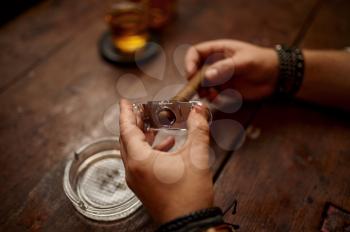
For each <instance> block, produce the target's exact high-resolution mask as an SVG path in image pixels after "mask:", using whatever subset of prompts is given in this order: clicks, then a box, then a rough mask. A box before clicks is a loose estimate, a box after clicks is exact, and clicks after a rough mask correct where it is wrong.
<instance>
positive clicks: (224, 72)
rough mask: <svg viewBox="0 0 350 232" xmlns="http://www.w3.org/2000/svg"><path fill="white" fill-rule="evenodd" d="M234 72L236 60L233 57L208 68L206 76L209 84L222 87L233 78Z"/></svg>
mask: <svg viewBox="0 0 350 232" xmlns="http://www.w3.org/2000/svg"><path fill="white" fill-rule="evenodd" d="M234 70H235V63H234V59H233V57H228V58H226V59H223V60H219V61H217V62H215V63H214V64H212V65H210V66H208V68H207V69H206V71H205V73H204V75H205V78H206V79H207V81H209V84H211V85H221V84H223V83H225V82H227V81H228V80H230V79H231V78H232V76H233V74H234Z"/></svg>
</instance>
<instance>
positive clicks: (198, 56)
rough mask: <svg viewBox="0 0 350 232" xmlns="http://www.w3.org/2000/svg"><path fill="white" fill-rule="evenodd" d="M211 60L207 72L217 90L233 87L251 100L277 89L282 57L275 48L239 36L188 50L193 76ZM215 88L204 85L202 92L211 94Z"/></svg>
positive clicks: (188, 68) (260, 97)
mask: <svg viewBox="0 0 350 232" xmlns="http://www.w3.org/2000/svg"><path fill="white" fill-rule="evenodd" d="M208 62H209V65H208V67H207V69H206V71H205V74H204V75H205V78H206V80H207V81H208V82H209V84H210V86H215V91H217V89H218V88H219V89H226V88H233V89H235V90H237V91H239V92H240V93H241V94H242V96H243V99H244V100H248V101H251V100H260V99H263V98H266V97H268V96H270V95H272V94H273V92H274V91H275V87H276V83H277V77H278V57H277V54H276V52H275V51H274V50H273V49H270V48H263V47H259V46H256V45H252V44H249V43H244V42H240V41H236V40H213V41H208V42H203V43H200V44H197V45H194V46H192V47H191V48H190V49H189V50H188V51H187V54H186V58H185V66H186V70H187V72H188V74H189V77H191V75H192V74H193V73H195V72H196V71H197V70H198V69H200V68H201V67H200V66H201V64H203V63H206V64H207V63H208ZM213 90H214V88H202V89H201V90H200V92H199V94H200V95H201V96H203V95H204V96H208V95H209V93H210V92H211V93H212V91H213ZM216 93H217V92H216ZM210 100H211V99H210Z"/></svg>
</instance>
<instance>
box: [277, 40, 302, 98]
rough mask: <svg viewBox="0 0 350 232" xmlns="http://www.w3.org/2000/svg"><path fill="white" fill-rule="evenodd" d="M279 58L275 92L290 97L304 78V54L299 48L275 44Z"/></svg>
mask: <svg viewBox="0 0 350 232" xmlns="http://www.w3.org/2000/svg"><path fill="white" fill-rule="evenodd" d="M276 51H277V54H278V58H279V75H278V81H277V89H276V94H277V95H278V96H281V97H292V96H293V95H295V94H296V93H297V92H298V90H299V89H300V86H301V84H302V81H303V78H304V56H303V53H302V51H301V50H300V49H299V48H289V47H287V46H285V45H277V46H276Z"/></svg>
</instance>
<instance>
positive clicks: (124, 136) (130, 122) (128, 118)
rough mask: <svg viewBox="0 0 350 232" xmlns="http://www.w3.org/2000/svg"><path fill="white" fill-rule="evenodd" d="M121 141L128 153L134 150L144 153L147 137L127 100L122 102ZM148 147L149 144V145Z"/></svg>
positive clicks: (120, 119)
mask: <svg viewBox="0 0 350 232" xmlns="http://www.w3.org/2000/svg"><path fill="white" fill-rule="evenodd" d="M119 126H120V140H121V142H122V143H123V148H124V149H125V150H126V153H129V151H131V150H134V151H135V152H142V149H145V145H146V144H147V142H146V137H145V135H144V133H143V132H142V131H141V129H140V128H139V127H138V126H137V124H136V117H135V115H134V113H133V112H132V105H131V104H130V103H129V102H128V101H127V100H123V99H122V100H121V101H120V118H119ZM147 145H148V144H147ZM137 150H139V151H137Z"/></svg>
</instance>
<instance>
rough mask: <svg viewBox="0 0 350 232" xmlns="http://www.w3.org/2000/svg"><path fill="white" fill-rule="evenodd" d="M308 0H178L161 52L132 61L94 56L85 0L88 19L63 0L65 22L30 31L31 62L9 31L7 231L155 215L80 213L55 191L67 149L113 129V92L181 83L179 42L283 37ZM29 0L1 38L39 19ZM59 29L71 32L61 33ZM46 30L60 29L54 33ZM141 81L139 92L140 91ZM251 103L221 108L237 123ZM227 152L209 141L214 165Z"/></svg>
mask: <svg viewBox="0 0 350 232" xmlns="http://www.w3.org/2000/svg"><path fill="white" fill-rule="evenodd" d="M45 4H47V3H45ZM65 4H68V3H65ZM71 4H76V7H77V8H78V9H84V8H81V7H84V6H85V5H84V4H86V3H85V1H84V2H79V3H78V2H75V3H71ZM313 4H314V1H300V2H295V1H292V0H284V1H277V0H265V1H264V4H261V1H258V2H257V0H248V1H247V0H239V1H231V0H226V1H224V0H221V1H215V2H214V1H209V0H206V1H199V0H191V1H179V5H178V8H179V13H178V18H177V20H176V21H175V22H174V23H173V24H172V25H171V26H169V27H168V28H167V29H166V30H165V31H164V33H163V35H162V47H163V48H164V49H163V50H164V54H163V55H162V54H160V55H159V56H158V57H157V58H156V59H155V60H153V61H151V62H150V63H147V64H145V65H143V66H142V67H139V68H138V69H135V68H121V67H115V66H112V65H110V64H106V63H105V62H104V61H103V60H102V59H101V58H100V57H99V54H98V52H97V48H96V44H97V41H98V39H99V37H100V35H101V33H102V32H103V31H104V30H105V25H104V23H103V22H102V21H101V18H100V14H101V12H102V10H101V9H100V8H99V7H91V5H90V7H89V8H88V10H91V12H89V15H91V16H89V17H91V19H89V20H88V21H89V25H86V23H85V21H82V22H80V23H78V24H79V26H77V27H76V28H68V26H67V25H69V23H70V22H71V19H69V20H68V19H66V18H65V15H66V13H65V11H69V12H72V11H70V9H68V8H69V7H68V8H65V7H62V8H59V9H57V10H58V11H59V13H58V14H59V15H62V16H60V17H63V18H64V20H63V21H64V23H63V24H64V25H65V26H62V27H57V28H56V29H52V31H49V32H48V34H47V35H46V36H45V34H44V35H40V33H39V34H37V35H35V36H34V38H35V39H33V41H32V42H31V44H32V46H34V47H35V46H37V47H38V49H34V50H35V51H36V50H40V49H39V48H41V50H45V49H46V52H44V53H35V54H34V55H33V56H30V57H33V58H32V60H33V61H34V63H33V62H32V61H31V59H30V57H28V56H25V55H23V57H22V53H21V52H20V51H21V50H23V49H22V48H23V44H22V43H21V42H22V41H18V40H16V39H13V40H11V37H8V39H6V41H7V42H6V46H5V45H4V47H9V50H10V51H16V54H15V55H13V56H12V55H11V56H10V58H9V59H8V61H6V59H5V58H3V59H5V61H4V63H3V64H4V66H2V67H5V68H1V72H2V73H4V76H8V77H9V78H8V80H10V79H11V80H13V79H12V78H13V77H14V76H18V77H16V78H15V79H16V80H15V81H14V82H12V84H11V86H8V87H6V88H4V89H3V92H2V93H1V100H0V101H1V112H0V136H1V140H0V149H1V156H0V163H1V164H2V168H1V170H0V176H1V181H2V188H1V189H0V199H1V201H2V207H1V208H0V225H1V227H2V228H4V230H5V231H28V230H33V231H40V230H44V231H57V230H59V231H73V230H81V231H86V230H94V231H100V230H101V231H102V230H103V231H109V230H110V231H112V230H113V231H150V230H152V228H153V227H152V226H154V225H153V224H152V223H151V222H150V220H149V219H148V216H147V215H146V214H145V213H144V211H140V212H138V213H137V214H135V215H134V217H132V218H131V219H128V220H127V221H122V222H116V223H113V224H108V225H103V224H98V223H94V222H91V221H89V220H87V219H85V218H83V217H81V216H80V215H78V214H77V213H76V212H75V211H74V209H73V207H72V206H71V205H70V203H69V201H68V199H66V198H65V196H64V194H63V191H62V175H63V167H64V164H65V160H66V158H67V156H68V155H69V154H70V153H71V152H72V151H73V150H74V149H76V148H78V147H79V146H80V145H81V144H83V143H85V142H87V141H90V140H91V139H93V138H98V137H102V136H107V135H111V134H113V133H112V132H110V130H109V129H108V128H106V126H105V124H104V117H106V114H107V116H108V117H109V116H113V115H109V114H110V112H109V109H110V108H111V107H115V104H116V102H117V100H118V98H120V97H127V98H131V99H133V100H137V101H145V100H150V99H154V97H156V96H159V95H162V96H164V97H166V96H167V97H170V96H171V95H172V94H173V93H172V92H171V91H169V92H166V94H165V95H164V93H162V94H161V93H160V91H162V90H164V89H165V88H166V87H168V88H169V89H174V88H172V87H173V86H175V85H176V86H178V85H181V84H183V83H185V77H184V76H185V75H184V74H183V72H182V71H183V68H182V67H183V66H182V64H181V61H182V59H183V56H181V54H180V55H178V56H176V55H174V52H175V51H178V50H177V49H179V46H180V45H184V44H193V43H196V42H199V41H203V40H208V39H216V38H223V37H226V38H236V39H242V40H247V41H250V42H255V43H258V44H262V45H273V44H275V43H277V42H286V43H291V42H292V40H293V38H294V37H295V36H296V35H297V33H298V30H299V29H300V28H301V26H302V24H303V23H304V21H303V20H304V19H305V18H306V15H307V14H308V12H309V11H310V9H311V8H312V6H313ZM37 9H38V10H34V11H33V12H32V13H28V14H25V15H23V16H21V17H20V18H18V19H17V20H16V21H14V22H13V24H12V23H11V24H10V25H12V26H9V27H8V28H5V29H4V30H5V31H2V32H1V33H0V34H1V37H2V38H3V37H6V38H7V34H9V33H10V32H8V31H11V30H13V32H12V33H13V34H16V28H18V29H17V30H19V31H21V30H20V28H21V26H20V25H26V21H27V20H29V21H30V20H31V19H32V18H35V20H34V22H32V23H31V24H30V25H29V26H23V27H25V28H26V29H25V30H28V31H29V32H30V31H31V28H35V27H36V26H38V27H40V26H41V23H42V21H41V19H43V18H45V16H47V14H49V13H47V12H50V10H48V11H47V10H46V6H45V5H41V6H39V7H38V8H37ZM55 9H56V8H55ZM73 12H75V11H73ZM78 12H79V11H78ZM68 15H74V14H72V13H71V14H68ZM252 15H254V17H252ZM60 17H58V18H60ZM68 18H69V17H68ZM57 20H59V19H57ZM66 20H67V21H66ZM30 22H31V21H30ZM17 25H18V26H17ZM85 25H86V26H85ZM11 28H13V29H11ZM45 28H48V27H45ZM49 28H51V27H49ZM29 32H28V33H29ZM65 32H67V34H69V36H68V37H65V36H63V37H61V34H65ZM77 32H78V33H77ZM54 35H58V37H59V38H60V39H57V40H55V39H56V37H55V36H54ZM41 38H43V39H42V40H43V42H45V41H46V42H47V41H49V42H50V41H51V42H50V43H49V42H47V43H48V44H51V43H54V42H55V41H56V42H55V45H54V46H51V45H47V46H46V47H45V46H44V47H45V49H44V47H42V45H43V43H42V42H41ZM51 38H52V39H53V41H52V40H51ZM62 38H63V39H62ZM11 41H12V42H11ZM29 42H30V41H29ZM36 44H37V45H36ZM44 44H45V43H44ZM52 49H53V50H52ZM48 51H51V52H49V53H48ZM47 54H49V55H47ZM17 57H18V59H17ZM162 57H163V58H164V57H165V58H166V62H165V64H164V65H165V66H164V67H165V68H164V72H162V70H160V67H163V66H162V65H160V64H161V62H162ZM19 59H23V60H22V62H23V65H24V66H27V68H24V69H22V70H20V69H19V68H18V69H16V66H15V64H16V63H17V61H16V60H19ZM33 64H34V65H33ZM28 67H30V68H29V69H28ZM12 69H13V70H12ZM125 73H130V74H133V75H135V76H136V77H137V78H134V79H130V78H129V79H127V80H133V82H131V83H128V85H127V86H128V88H124V89H123V90H124V91H122V92H121V91H119V89H118V86H119V84H120V83H121V82H119V80H121V79H122V78H123V75H124V74H125ZM5 74H6V75H5ZM155 74H156V75H155ZM152 75H153V76H154V77H152ZM4 80H5V79H4ZM5 82H6V83H8V82H7V81H5ZM137 83H138V84H137ZM140 83H141V84H140ZM140 86H141V87H140ZM142 90H143V91H145V94H144V95H140V93H142ZM249 112H250V111H248V113H246V112H245V111H244V110H241V111H239V112H238V113H237V114H235V115H233V116H232V115H225V116H222V117H223V118H232V117H234V118H240V119H239V120H242V121H241V123H243V124H246V121H247V120H248V119H249V118H250V115H251V113H249ZM240 115H241V116H240ZM226 153H227V151H223V150H222V149H218V150H217V158H216V163H215V165H214V169H215V170H220V169H219V167H220V163H222V162H223V160H225V154H226Z"/></svg>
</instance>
